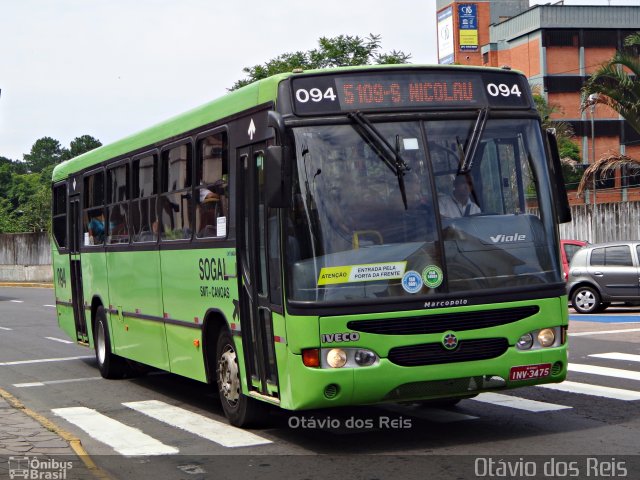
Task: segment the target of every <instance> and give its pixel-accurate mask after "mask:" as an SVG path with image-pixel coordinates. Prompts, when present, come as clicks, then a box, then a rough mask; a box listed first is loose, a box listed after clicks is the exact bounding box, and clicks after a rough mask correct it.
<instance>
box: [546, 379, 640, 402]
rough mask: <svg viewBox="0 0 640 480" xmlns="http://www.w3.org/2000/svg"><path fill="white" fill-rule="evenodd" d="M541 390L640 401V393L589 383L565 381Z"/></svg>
mask: <svg viewBox="0 0 640 480" xmlns="http://www.w3.org/2000/svg"><path fill="white" fill-rule="evenodd" d="M538 387H541V388H548V389H550V390H559V391H561V392H569V393H581V394H584V395H593V396H596V397H605V398H613V399H614V400H626V401H630V400H640V392H635V391H633V390H623V389H621V388H611V387H601V386H599V385H589V384H587V383H577V382H569V381H564V382H562V383H548V384H545V385H538Z"/></svg>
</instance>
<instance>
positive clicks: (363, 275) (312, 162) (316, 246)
mask: <svg viewBox="0 0 640 480" xmlns="http://www.w3.org/2000/svg"><path fill="white" fill-rule="evenodd" d="M371 125H372V128H373V129H374V131H375V135H378V136H380V137H381V138H383V139H384V140H386V142H375V141H371V135H368V134H367V132H366V131H363V127H362V125H361V124H359V123H358V122H354V123H353V124H344V125H327V126H309V127H297V128H294V129H293V133H294V138H295V153H296V162H295V173H294V204H293V205H294V206H293V208H292V209H291V210H290V211H289V213H288V214H287V215H286V218H285V224H284V235H285V237H284V242H285V244H284V250H285V259H286V260H285V261H286V265H287V285H288V288H287V290H288V297H289V299H290V300H293V301H307V302H308V301H312V302H333V301H361V300H375V299H381V298H393V297H398V298H399V299H406V298H407V297H414V296H420V295H424V296H428V295H445V296H446V295H447V294H456V295H458V296H459V295H460V294H462V293H464V292H467V293H471V292H472V291H477V290H478V289H505V288H522V287H528V288H531V286H532V285H538V286H539V285H543V284H548V283H554V282H560V281H561V278H560V273H559V270H558V262H557V259H556V258H555V257H556V256H557V253H555V250H554V248H553V245H554V223H553V214H552V213H553V212H550V211H545V210H549V209H550V208H552V207H551V205H550V203H549V202H539V201H538V200H539V197H540V195H539V183H538V180H537V177H538V176H541V177H542V178H544V179H546V177H545V176H544V174H543V173H539V172H544V171H545V166H544V165H545V150H544V148H543V143H542V138H541V132H540V126H539V123H538V121H536V120H532V119H508V120H506V119H488V120H487V121H486V123H484V125H483V128H482V129H481V132H478V129H477V126H476V119H468V120H432V121H406V122H387V123H384V122H379V123H374V124H371ZM474 132H475V133H474ZM474 137H476V138H474ZM380 143H385V144H386V146H387V147H388V148H387V150H388V149H389V148H391V149H393V150H395V151H394V152H391V153H392V157H393V156H394V155H395V157H396V158H398V159H400V161H401V162H402V164H403V168H402V169H400V170H398V169H394V168H392V167H391V166H390V160H389V159H390V156H389V152H381V151H380ZM471 144H473V148H470V147H471ZM470 150H473V152H475V153H473V158H466V157H465V155H468V154H470ZM404 165H406V166H404ZM463 165H464V168H463V169H461V166H463ZM398 175H402V176H403V178H402V180H403V181H401V182H399V181H398ZM545 181H546V180H545ZM403 196H405V198H406V203H405V201H404V200H405V199H403Z"/></svg>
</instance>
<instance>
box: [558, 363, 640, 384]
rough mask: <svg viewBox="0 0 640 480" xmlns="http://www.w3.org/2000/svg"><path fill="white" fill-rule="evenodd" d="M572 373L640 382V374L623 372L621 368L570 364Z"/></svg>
mask: <svg viewBox="0 0 640 480" xmlns="http://www.w3.org/2000/svg"><path fill="white" fill-rule="evenodd" d="M568 369H569V371H570V372H578V373H590V374H592V375H604V376H607V377H615V378H625V379H627V380H640V372H635V371H633V370H622V369H620V368H609V367H598V366H596V365H580V364H578V363H569V366H568Z"/></svg>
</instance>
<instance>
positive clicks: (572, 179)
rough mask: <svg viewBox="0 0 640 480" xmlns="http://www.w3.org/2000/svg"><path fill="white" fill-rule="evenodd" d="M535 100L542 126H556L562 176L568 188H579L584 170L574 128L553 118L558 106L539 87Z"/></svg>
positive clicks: (534, 90) (535, 90) (536, 90)
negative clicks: (580, 165) (548, 99)
mask: <svg viewBox="0 0 640 480" xmlns="http://www.w3.org/2000/svg"><path fill="white" fill-rule="evenodd" d="M533 101H534V102H535V105H536V109H537V110H538V114H539V115H540V118H541V119H542V128H543V129H545V130H546V129H547V128H554V129H555V131H556V140H557V142H558V152H559V153H560V159H561V161H562V176H563V177H564V183H565V186H566V188H567V190H574V189H576V188H578V185H579V183H580V179H581V178H582V175H583V173H584V170H582V168H580V167H579V165H578V164H579V163H580V148H579V147H578V145H576V144H575V143H573V142H572V141H571V137H572V136H573V129H572V128H571V125H569V124H568V123H566V122H562V121H558V120H553V119H552V118H551V116H552V115H553V114H555V113H558V112H559V110H558V107H557V106H556V105H553V104H549V103H548V102H547V99H546V98H545V97H544V96H543V95H542V94H541V93H540V91H539V89H537V88H534V89H533Z"/></svg>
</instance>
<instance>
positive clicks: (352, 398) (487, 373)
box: [281, 345, 567, 410]
mask: <svg viewBox="0 0 640 480" xmlns="http://www.w3.org/2000/svg"><path fill="white" fill-rule="evenodd" d="M288 365H289V367H290V370H289V375H290V378H289V381H288V382H287V384H288V385H287V387H288V390H289V391H288V392H286V393H285V392H282V393H283V394H284V395H283V398H282V400H283V402H282V403H281V406H282V407H284V408H287V409H290V410H304V409H311V408H327V407H337V406H346V405H363V404H374V403H384V402H404V401H411V400H426V399H435V398H448V397H469V396H473V395H475V394H477V393H481V392H485V391H496V390H504V389H510V388H518V387H523V386H530V385H539V384H544V383H558V382H561V381H563V380H564V379H565V378H566V375H567V349H566V345H565V346H561V347H555V348H549V349H544V350H536V351H528V352H523V351H519V350H517V349H516V348H515V347H509V348H508V350H507V351H506V352H505V353H504V354H503V355H501V356H499V357H497V358H493V359H490V360H478V361H471V362H459V363H446V364H439V365H427V366H417V367H404V366H399V365H396V364H394V363H392V362H390V361H389V360H388V359H386V358H381V359H380V361H379V363H377V364H376V365H373V366H369V367H357V368H309V367H306V366H305V365H304V364H303V363H302V357H301V356H300V355H296V354H293V353H291V352H289V359H288ZM542 365H550V368H549V373H548V374H547V375H544V376H540V377H537V378H529V379H520V380H511V379H510V375H511V372H512V369H516V370H517V367H523V368H521V369H520V370H522V369H526V367H528V366H532V367H535V366H542ZM540 371H542V370H540ZM281 386H282V385H281Z"/></svg>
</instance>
